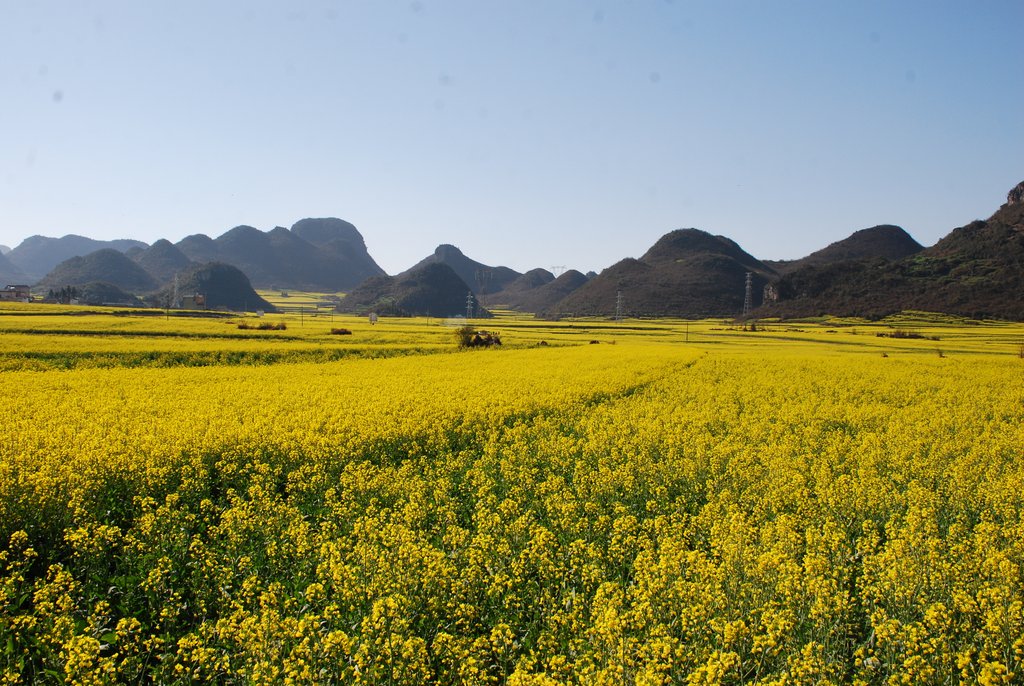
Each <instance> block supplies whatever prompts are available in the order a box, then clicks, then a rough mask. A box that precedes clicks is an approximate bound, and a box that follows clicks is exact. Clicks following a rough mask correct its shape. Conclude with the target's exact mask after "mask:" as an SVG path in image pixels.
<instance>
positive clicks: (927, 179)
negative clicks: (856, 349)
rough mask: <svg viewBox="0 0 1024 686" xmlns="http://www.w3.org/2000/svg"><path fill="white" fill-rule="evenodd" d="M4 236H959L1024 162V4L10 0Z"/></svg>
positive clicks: (566, 260)
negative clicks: (243, 231) (310, 224)
mask: <svg viewBox="0 0 1024 686" xmlns="http://www.w3.org/2000/svg"><path fill="white" fill-rule="evenodd" d="M4 15H5V17H4V22H3V23H2V24H0V94H2V95H3V101H4V106H3V107H0V130H3V131H4V137H5V145H3V146H0V244H6V245H9V246H10V247H14V246H16V245H17V244H18V243H19V242H20V241H22V240H23V239H24V238H26V237H28V236H30V235H33V234H43V235H48V236H61V235H64V234H67V233H78V234H82V235H86V236H90V237H93V238H100V239H112V238H135V239H138V240H143V241H146V242H148V243H151V242H153V241H155V240H157V239H159V238H167V239H169V240H172V241H178V240H180V239H181V238H183V237H185V236H186V235H189V234H193V233H205V234H208V235H210V236H212V237H216V236H218V235H220V234H221V233H223V232H225V231H227V230H228V229H230V228H232V227H233V226H236V225H239V224H250V225H252V226H256V227H257V228H260V229H263V230H269V229H271V228H273V227H274V226H275V225H283V226H291V224H293V223H294V222H295V221H297V220H299V219H301V218H304V217H323V216H336V217H340V218H342V219H346V220H348V221H350V222H352V223H353V224H355V225H356V226H357V227H358V229H359V230H360V232H361V233H362V234H363V236H364V237H365V239H366V242H367V245H368V248H369V250H370V253H371V254H372V255H373V257H374V258H375V259H376V260H377V262H378V263H379V264H380V265H381V266H382V267H383V268H384V269H385V270H386V271H388V272H389V273H396V272H398V271H401V270H403V269H405V268H407V267H409V266H410V265H412V264H414V263H415V262H417V261H418V260H419V259H421V258H422V257H424V256H425V255H427V254H429V253H431V252H432V251H433V250H434V248H435V246H436V245H437V244H439V243H452V244H455V245H457V246H458V247H459V248H461V249H462V250H463V252H465V253H466V254H467V255H469V256H471V257H472V258H474V259H477V260H480V261H482V262H485V263H488V264H505V265H507V266H510V267H512V268H515V269H517V270H520V271H525V270H527V269H530V268H533V267H549V266H551V265H566V266H568V267H572V268H576V269H580V270H582V271H586V270H591V269H592V270H596V271H600V270H601V269H603V268H604V267H607V266H609V265H610V264H612V263H613V262H615V261H617V260H619V259H621V258H622V257H626V256H634V257H635V256H639V255H640V254H641V253H643V252H644V251H645V250H646V249H647V248H648V247H649V246H650V245H651V244H653V243H654V242H655V241H656V240H657V238H658V237H659V236H661V235H662V234H664V233H666V232H668V231H670V230H672V229H675V228H680V227H696V228H700V229H703V230H706V231H709V232H711V233H715V234H721V235H725V236H728V237H729V238H732V239H733V240H735V241H737V242H738V243H739V244H740V245H741V246H742V247H743V248H744V249H745V250H747V251H748V252H750V253H751V254H753V255H755V256H757V257H759V258H762V259H790V258H797V257H801V256H803V255H806V254H808V253H809V252H812V251H813V250H816V249H818V248H821V247H824V246H825V245H827V244H828V243H830V242H832V241H835V240H839V239H841V238H844V237H846V236H847V235H849V234H850V233H852V232H853V231H855V230H857V229H861V228H865V227H869V226H873V225H876V224H882V223H891V224H898V225H900V226H902V227H903V228H904V229H906V230H907V231H908V232H909V233H910V234H911V235H913V236H914V238H916V239H917V240H918V241H920V242H921V243H923V244H925V245H931V244H932V243H934V242H935V241H936V240H938V239H939V238H941V237H942V236H943V235H945V234H946V233H948V232H949V231H950V230H951V229H953V228H955V227H956V226H960V225H962V224H966V223H967V222H969V221H971V220H973V219H977V218H984V217H986V216H988V215H989V214H990V213H991V212H993V211H994V210H996V209H997V208H998V207H999V205H1000V204H1001V203H1002V202H1004V200H1005V194H1006V192H1007V191H1008V190H1009V189H1010V188H1011V187H1012V186H1014V185H1015V184H1016V183H1018V182H1019V181H1021V180H1024V168H1022V166H1021V163H1020V161H1021V160H1022V159H1024V135H1022V131H1021V128H1022V124H1024V117H1022V116H1021V113H1022V112H1024V89H1022V88H1021V85H1022V84H1021V81H1020V69H1021V66H1022V65H1024V44H1022V43H1021V41H1020V40H1019V36H1018V32H1019V27H1020V26H1021V25H1022V24H1024V4H1022V3H1020V2H1019V1H1016V0H1010V1H1007V0H999V1H994V2H985V3H970V4H968V3H954V2H919V1H915V2H902V3H885V2H873V1H868V2H856V3H840V2H826V3H822V2H810V1H793V2H771V3H759V2H753V1H736V2H683V1H682V0H676V1H675V2H666V1H664V0H661V1H655V0H650V1H647V2H641V1H639V0H638V1H635V2H626V1H623V2H585V1H582V0H579V1H567V2H557V3H542V2H522V3H501V4H499V3H493V2H479V1H471V0H458V1H456V0H452V1H446V2H441V1H431V0H418V1H414V2H398V3H378V2H369V1H355V0H353V1H351V2H329V1H320V0H316V1H314V0H305V1H299V2H291V3H275V2H269V1H267V0H254V1H253V2H246V3H204V2H200V1H197V0H183V1H180V2H175V3H159V4H158V3H124V2H110V1H104V0H100V1H95V2H87V1H83V2H75V1H72V0H63V1H56V0H40V1H39V2H31V3H28V2H24V3H7V4H6V6H5V12H4Z"/></svg>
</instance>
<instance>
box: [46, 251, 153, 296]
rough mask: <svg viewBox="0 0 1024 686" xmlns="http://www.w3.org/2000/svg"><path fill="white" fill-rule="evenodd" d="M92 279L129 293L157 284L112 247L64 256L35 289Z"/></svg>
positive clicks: (74, 284) (55, 287) (73, 284)
mask: <svg viewBox="0 0 1024 686" xmlns="http://www.w3.org/2000/svg"><path fill="white" fill-rule="evenodd" d="M94 282H101V283H109V284H112V285H114V286H117V287H118V288H120V289H122V290H125V291H128V292H129V293H146V292H149V291H152V290H153V289H155V288H156V287H157V286H158V285H159V284H158V282H157V281H156V279H154V278H153V277H152V276H151V275H150V274H149V273H148V272H147V271H146V270H145V269H143V268H142V267H140V266H139V265H138V264H136V263H135V262H134V261H133V260H132V259H131V258H130V257H128V256H127V255H125V254H124V253H122V252H120V251H118V250H115V249H113V248H104V249H102V250H97V251H95V252H91V253H89V254H87V255H85V256H84V257H72V258H70V259H67V260H64V261H63V262H61V263H60V264H58V265H57V266H56V267H54V268H53V270H52V271H51V272H50V273H49V274H47V275H46V276H45V277H44V278H43V279H42V280H41V281H39V283H38V284H36V286H35V289H34V290H37V291H47V290H49V289H59V288H63V287H64V286H83V285H85V284H88V283H94Z"/></svg>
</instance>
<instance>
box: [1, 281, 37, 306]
mask: <svg viewBox="0 0 1024 686" xmlns="http://www.w3.org/2000/svg"><path fill="white" fill-rule="evenodd" d="M0 300H2V301H4V302H22V303H27V302H29V301H30V300H32V293H31V292H30V291H29V289H28V286H24V285H21V284H18V285H11V284H8V285H6V286H4V289H3V290H2V291H0Z"/></svg>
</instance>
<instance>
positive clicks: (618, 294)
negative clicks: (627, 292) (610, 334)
mask: <svg viewBox="0 0 1024 686" xmlns="http://www.w3.org/2000/svg"><path fill="white" fill-rule="evenodd" d="M622 302H623V299H622V291H615V319H616V321H618V320H620V319H622Z"/></svg>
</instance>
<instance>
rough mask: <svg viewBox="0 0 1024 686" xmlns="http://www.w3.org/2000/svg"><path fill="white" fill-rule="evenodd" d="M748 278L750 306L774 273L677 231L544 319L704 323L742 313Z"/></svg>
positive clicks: (726, 244) (726, 245)
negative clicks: (622, 317) (616, 317)
mask: <svg viewBox="0 0 1024 686" xmlns="http://www.w3.org/2000/svg"><path fill="white" fill-rule="evenodd" d="M747 272H751V273H752V274H753V295H754V304H755V305H759V304H760V302H761V293H762V291H763V287H764V285H765V284H766V283H768V282H769V280H771V279H774V278H776V274H775V272H774V271H773V270H772V269H771V268H769V267H768V266H766V265H765V264H763V263H761V262H760V261H758V260H757V259H755V258H754V257H753V256H751V255H750V254H748V253H747V252H745V251H744V250H743V249H742V248H740V247H739V246H738V245H737V244H736V243H735V242H733V241H731V240H729V239H728V238H725V237H723V236H713V235H711V234H709V233H707V232H705V231H700V230H698V229H677V230H676V231H672V232H670V233H668V234H665V235H664V236H662V237H661V238H660V239H658V241H657V242H656V243H655V244H654V245H653V246H651V249H650V250H648V251H647V252H646V253H645V254H644V255H643V257H641V258H640V259H639V260H636V259H625V260H622V261H620V262H617V263H616V264H614V265H612V266H611V267H609V268H607V269H605V270H604V271H602V272H601V273H600V274H599V275H598V276H596V277H595V278H593V279H590V280H589V281H588V282H587V283H586V284H584V285H583V286H581V287H580V288H578V289H576V290H575V291H573V292H572V293H571V294H570V295H569V296H568V297H566V298H565V299H564V300H562V301H561V302H559V303H557V304H556V305H553V306H551V307H549V308H547V309H546V310H544V311H543V312H542V314H545V315H549V316H561V315H577V316H581V315H604V316H609V315H612V314H614V313H615V312H616V303H617V301H618V297H619V294H620V293H621V297H622V309H623V314H628V315H630V316H673V317H706V316H721V315H737V314H739V313H741V312H742V310H743V299H744V290H745V281H746V274H747Z"/></svg>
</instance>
